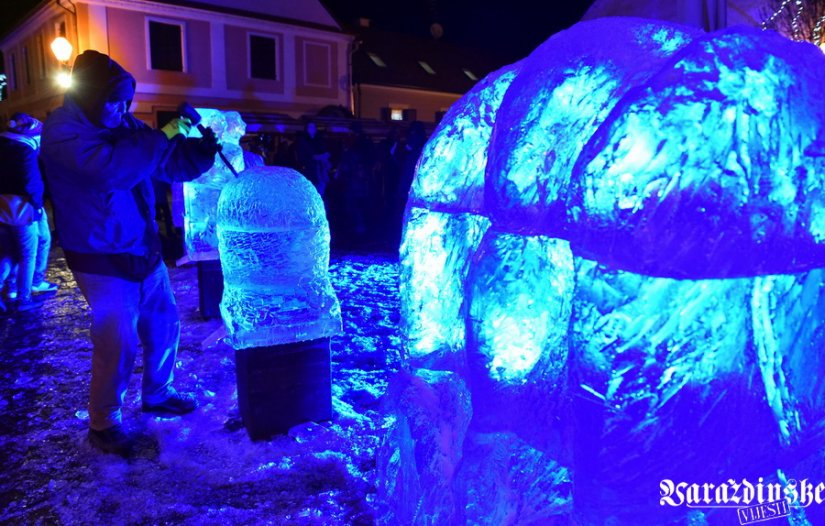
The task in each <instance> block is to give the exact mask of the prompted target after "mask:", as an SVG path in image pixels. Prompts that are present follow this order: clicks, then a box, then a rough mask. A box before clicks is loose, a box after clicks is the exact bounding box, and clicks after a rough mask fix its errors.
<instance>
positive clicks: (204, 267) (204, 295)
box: [198, 259, 223, 320]
mask: <svg viewBox="0 0 825 526" xmlns="http://www.w3.org/2000/svg"><path fill="white" fill-rule="evenodd" d="M222 295H223V271H222V270H221V262H220V260H218V259H214V260H207V261H198V305H199V307H200V311H201V317H202V318H203V319H205V320H210V319H213V318H220V317H221V309H220V304H221V296H222Z"/></svg>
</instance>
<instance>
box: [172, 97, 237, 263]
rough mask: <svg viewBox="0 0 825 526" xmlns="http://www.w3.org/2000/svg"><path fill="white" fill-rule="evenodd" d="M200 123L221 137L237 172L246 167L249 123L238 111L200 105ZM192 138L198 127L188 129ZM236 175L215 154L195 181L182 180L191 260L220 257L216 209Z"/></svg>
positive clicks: (188, 254)
mask: <svg viewBox="0 0 825 526" xmlns="http://www.w3.org/2000/svg"><path fill="white" fill-rule="evenodd" d="M198 113H199V114H200V115H201V124H202V125H203V126H205V127H207V128H212V131H214V132H215V134H216V135H217V136H218V140H219V141H220V142H221V147H222V149H223V150H222V151H223V154H224V156H225V157H226V159H227V160H228V161H229V162H230V164H231V165H232V167H233V168H235V171H237V172H239V173H240V172H242V171H243V169H244V162H243V149H242V148H241V146H240V140H241V137H243V136H244V134H245V133H246V123H244V121H243V119H241V116H240V114H239V113H238V112H236V111H227V112H222V111H220V110H214V109H205V108H198ZM189 136H190V137H200V136H201V133H200V131H198V129H197V127H193V128H192V130H191V131H190V132H189ZM233 179H235V175H234V174H233V173H232V171H231V170H230V169H229V168H228V167H227V166H226V164H225V163H224V162H223V160H222V159H221V158H220V156H217V155H216V156H215V164H213V165H212V168H210V169H209V170H207V171H206V172H204V173H203V175H201V176H200V177H198V178H197V179H195V180H194V181H190V182H186V183H183V202H184V241H185V246H186V255H187V256H188V257H189V259H190V260H191V261H205V260H217V259H218V238H217V237H216V235H215V227H216V211H217V209H218V197H219V196H220V194H221V189H222V188H223V186H224V185H225V184H226V183H228V182H229V181H231V180H233Z"/></svg>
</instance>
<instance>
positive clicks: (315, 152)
mask: <svg viewBox="0 0 825 526" xmlns="http://www.w3.org/2000/svg"><path fill="white" fill-rule="evenodd" d="M296 149H297V152H296V154H297V157H298V159H297V164H298V171H299V172H301V173H302V174H304V177H306V178H307V179H309V181H310V182H311V183H312V184H313V185H315V188H316V189H317V190H318V193H319V194H321V197H323V196H324V191H325V190H326V186H327V183H328V182H329V172H330V171H331V170H332V163H331V161H330V152H329V150H328V149H327V146H326V144H325V143H324V138H323V137H322V136H321V135H320V134H319V133H318V126H317V125H316V124H315V122H313V121H307V123H306V126H305V127H304V132H303V133H302V134H301V135H300V136H299V137H298V141H297V144H296Z"/></svg>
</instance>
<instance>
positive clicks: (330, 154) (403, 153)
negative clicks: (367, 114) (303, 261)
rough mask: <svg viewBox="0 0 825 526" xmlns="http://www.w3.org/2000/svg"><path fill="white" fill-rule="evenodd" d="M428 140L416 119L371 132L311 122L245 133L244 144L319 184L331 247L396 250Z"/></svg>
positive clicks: (355, 123)
mask: <svg viewBox="0 0 825 526" xmlns="http://www.w3.org/2000/svg"><path fill="white" fill-rule="evenodd" d="M426 140H427V130H426V127H425V125H424V124H423V123H421V122H418V121H414V122H411V123H409V124H406V125H399V126H391V127H388V128H386V129H385V130H383V133H381V134H380V135H375V134H373V135H369V134H367V133H366V132H365V130H364V128H363V126H362V124H361V122H359V121H352V122H351V123H350V124H349V126H348V128H347V129H345V130H340V129H335V130H325V129H323V128H322V126H321V125H320V124H319V123H316V122H315V121H313V120H308V121H306V122H305V125H304V129H303V131H300V132H297V133H282V134H258V135H252V136H247V137H246V138H245V139H244V141H242V145H243V146H244V147H245V148H246V149H247V150H248V151H250V152H253V153H255V154H258V155H260V156H261V157H263V159H264V163H265V164H266V165H270V166H286V167H290V168H294V169H296V170H298V171H299V172H301V173H302V174H303V175H304V176H305V177H306V178H307V179H308V180H309V181H310V182H311V183H312V184H313V185H315V187H316V189H317V190H318V192H319V193H320V194H321V196H322V198H323V200H324V204H325V206H326V210H327V217H328V219H329V223H330V232H331V236H332V248H333V249H339V250H349V251H383V252H395V251H397V250H398V246H399V243H400V240H401V229H402V219H403V214H404V208H405V206H406V202H407V194H408V193H409V189H410V185H411V184H412V180H413V175H414V173H415V166H416V163H417V162H418V158H419V157H420V155H421V151H422V149H423V147H424V144H425V142H426Z"/></svg>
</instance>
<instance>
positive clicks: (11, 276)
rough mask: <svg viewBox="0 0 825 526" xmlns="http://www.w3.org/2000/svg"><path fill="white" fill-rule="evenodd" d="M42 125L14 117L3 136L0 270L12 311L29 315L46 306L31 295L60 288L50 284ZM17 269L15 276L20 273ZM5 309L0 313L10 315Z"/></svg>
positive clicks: (0, 136)
mask: <svg viewBox="0 0 825 526" xmlns="http://www.w3.org/2000/svg"><path fill="white" fill-rule="evenodd" d="M42 129H43V123H41V122H40V121H39V120H37V119H35V118H34V117H32V116H30V115H27V114H25V113H15V114H14V115H12V118H11V119H10V121H9V128H8V130H7V131H5V132H3V133H2V134H0V159H2V160H3V162H2V163H0V195H2V197H0V200H2V203H0V208H2V209H3V211H4V212H3V213H2V214H0V216H2V217H0V223H2V224H3V229H4V231H5V232H4V234H3V237H4V240H5V243H4V245H5V246H7V247H14V248H13V249H12V250H6V251H5V255H4V257H3V263H2V264H0V282H5V287H6V297H7V299H8V300H9V302H10V305H11V308H12V309H16V310H17V311H25V310H30V309H32V308H35V307H38V306H40V305H41V304H42V300H39V299H35V298H33V297H32V292H51V291H55V290H57V285H55V284H54V283H49V282H48V281H46V279H45V277H46V269H47V268H48V264H49V249H50V247H51V231H50V230H49V220H48V218H47V217H46V212H45V210H44V209H43V189H44V187H43V178H42V176H41V174H40V168H39V165H38V161H37V152H38V150H39V149H40V133H41V131H42ZM15 269H16V271H15ZM5 310H6V306H5V304H2V305H0V311H5Z"/></svg>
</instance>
